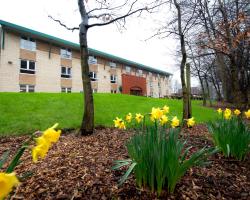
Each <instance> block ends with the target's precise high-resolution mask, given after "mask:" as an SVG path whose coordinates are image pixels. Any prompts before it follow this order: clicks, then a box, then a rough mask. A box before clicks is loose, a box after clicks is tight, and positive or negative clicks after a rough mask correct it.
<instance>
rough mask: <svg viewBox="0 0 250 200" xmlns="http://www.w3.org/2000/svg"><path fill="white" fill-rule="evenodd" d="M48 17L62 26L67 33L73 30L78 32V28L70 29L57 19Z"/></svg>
mask: <svg viewBox="0 0 250 200" xmlns="http://www.w3.org/2000/svg"><path fill="white" fill-rule="evenodd" d="M48 17H49V18H51V19H52V20H53V21H55V22H58V23H59V24H60V25H61V26H63V27H64V28H66V29H67V30H69V31H72V32H73V31H74V30H79V27H73V28H70V27H68V26H66V25H65V24H64V23H62V22H61V21H60V20H59V19H55V18H53V17H52V16H51V15H49V16H48Z"/></svg>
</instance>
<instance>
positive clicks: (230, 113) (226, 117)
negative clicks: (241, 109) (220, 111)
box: [224, 108, 232, 119]
mask: <svg viewBox="0 0 250 200" xmlns="http://www.w3.org/2000/svg"><path fill="white" fill-rule="evenodd" d="M231 116H232V111H231V110H230V109H228V108H226V110H225V111H224V118H225V119H230V118H231Z"/></svg>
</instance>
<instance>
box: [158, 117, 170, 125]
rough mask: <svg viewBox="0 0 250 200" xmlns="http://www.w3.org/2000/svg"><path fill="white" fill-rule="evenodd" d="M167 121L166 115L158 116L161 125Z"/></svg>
mask: <svg viewBox="0 0 250 200" xmlns="http://www.w3.org/2000/svg"><path fill="white" fill-rule="evenodd" d="M167 122H168V117H167V116H166V115H162V117H161V118H160V124H161V125H162V126H163V125H164V124H166V123H167Z"/></svg>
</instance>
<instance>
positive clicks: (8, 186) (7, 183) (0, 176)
mask: <svg viewBox="0 0 250 200" xmlns="http://www.w3.org/2000/svg"><path fill="white" fill-rule="evenodd" d="M18 184H19V181H18V179H17V177H16V174H15V173H14V172H13V173H10V174H8V173H0V199H3V198H4V197H6V196H8V194H9V193H10V192H11V191H12V189H13V187H15V186H17V185H18Z"/></svg>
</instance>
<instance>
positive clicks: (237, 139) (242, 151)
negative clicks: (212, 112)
mask: <svg viewBox="0 0 250 200" xmlns="http://www.w3.org/2000/svg"><path fill="white" fill-rule="evenodd" d="M229 113H230V114H229ZM238 113H239V112H234V114H235V115H232V114H231V112H230V111H229V109H226V110H225V111H224V114H222V111H220V112H219V114H220V117H219V118H218V120H216V121H215V122H209V123H208V129H209V132H210V133H211V134H212V138H213V142H214V144H215V146H217V147H218V148H219V150H220V151H222V153H223V155H224V156H225V157H234V158H236V159H238V160H243V159H244V158H245V157H246V155H247V154H248V153H249V152H250V146H249V145H250V130H249V128H248V126H247V125H246V124H245V123H244V121H243V120H242V118H240V117H238V115H239V114H238Z"/></svg>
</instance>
